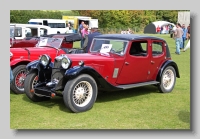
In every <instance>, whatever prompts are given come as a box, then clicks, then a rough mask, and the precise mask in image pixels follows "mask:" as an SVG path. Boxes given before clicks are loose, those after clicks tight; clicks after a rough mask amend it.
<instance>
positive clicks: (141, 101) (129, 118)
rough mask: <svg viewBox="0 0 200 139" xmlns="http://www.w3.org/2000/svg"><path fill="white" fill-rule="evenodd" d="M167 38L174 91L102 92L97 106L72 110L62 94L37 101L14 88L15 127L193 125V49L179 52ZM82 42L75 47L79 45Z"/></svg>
mask: <svg viewBox="0 0 200 139" xmlns="http://www.w3.org/2000/svg"><path fill="white" fill-rule="evenodd" d="M155 36H159V37H161V38H164V39H165V40H166V41H167V42H168V45H169V48H170V51H171V57H172V59H173V60H174V61H175V62H176V63H177V64H178V67H179V72H180V76H181V78H177V80H176V85H175V88H174V90H173V92H171V93H167V94H163V93H159V92H158V89H157V88H156V87H154V86H146V87H139V88H134V89H130V90H126V91H121V92H110V93H100V94H99V95H98V97H97V101H96V102H95V104H94V106H93V108H92V109H91V110H89V111H87V112H84V113H78V114H75V113H72V112H70V111H69V110H68V109H67V108H66V107H65V105H64V102H63V99H62V98H61V97H55V98H53V99H51V100H50V101H45V102H39V103H34V102H31V101H30V100H29V99H28V98H27V97H26V95H25V94H20V95H16V94H14V93H12V92H10V128H11V129H190V49H188V50H187V51H186V52H181V55H175V42H174V40H173V39H172V38H170V37H169V35H164V34H163V35H157V34H156V35H155ZM79 44H80V43H79V42H78V43H75V47H79Z"/></svg>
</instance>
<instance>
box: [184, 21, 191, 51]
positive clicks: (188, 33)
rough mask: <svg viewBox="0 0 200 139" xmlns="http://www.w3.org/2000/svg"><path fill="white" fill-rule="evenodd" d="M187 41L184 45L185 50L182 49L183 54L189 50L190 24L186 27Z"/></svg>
mask: <svg viewBox="0 0 200 139" xmlns="http://www.w3.org/2000/svg"><path fill="white" fill-rule="evenodd" d="M187 40H188V43H187V44H186V46H185V48H184V49H183V52H185V51H186V50H187V49H188V48H190V24H189V26H188V27H187Z"/></svg>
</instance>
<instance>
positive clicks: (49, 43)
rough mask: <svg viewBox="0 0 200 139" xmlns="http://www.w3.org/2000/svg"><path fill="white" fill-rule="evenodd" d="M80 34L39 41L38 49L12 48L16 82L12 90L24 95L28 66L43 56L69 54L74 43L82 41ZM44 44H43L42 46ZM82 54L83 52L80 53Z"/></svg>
mask: <svg viewBox="0 0 200 139" xmlns="http://www.w3.org/2000/svg"><path fill="white" fill-rule="evenodd" d="M80 39H81V37H80V35H79V34H75V33H71V34H64V35H62V34H60V35H58V34H56V35H51V36H46V37H40V39H38V40H39V41H38V42H37V44H36V45H37V46H36V47H28V46H29V45H27V47H24V48H10V55H11V56H10V66H11V68H12V71H13V75H14V80H13V81H12V82H11V85H10V87H11V90H12V91H13V92H14V93H16V94H21V93H24V79H25V77H26V65H27V64H28V63H30V62H31V61H34V60H37V59H38V58H39V57H40V56H41V55H43V54H48V55H49V56H51V57H52V58H54V57H56V56H58V55H60V54H66V53H69V50H70V49H72V48H73V42H74V41H80ZM42 42H43V44H42ZM80 52H81V51H80Z"/></svg>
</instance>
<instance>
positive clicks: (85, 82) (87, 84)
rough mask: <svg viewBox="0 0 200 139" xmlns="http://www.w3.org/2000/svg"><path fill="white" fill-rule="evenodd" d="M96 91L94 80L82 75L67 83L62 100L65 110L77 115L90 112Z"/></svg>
mask: <svg viewBox="0 0 200 139" xmlns="http://www.w3.org/2000/svg"><path fill="white" fill-rule="evenodd" d="M97 94H98V89H97V85H96V82H95V80H94V79H93V78H92V77H91V76H90V75H87V74H82V75H80V76H78V77H77V78H75V79H72V80H70V81H68V82H67V84H66V85H65V89H64V91H63V99H64V103H65V105H66V107H67V108H69V109H70V110H71V111H73V112H75V113H78V112H84V111H87V110H90V109H91V108H92V107H93V105H94V103H95V101H96V98H97Z"/></svg>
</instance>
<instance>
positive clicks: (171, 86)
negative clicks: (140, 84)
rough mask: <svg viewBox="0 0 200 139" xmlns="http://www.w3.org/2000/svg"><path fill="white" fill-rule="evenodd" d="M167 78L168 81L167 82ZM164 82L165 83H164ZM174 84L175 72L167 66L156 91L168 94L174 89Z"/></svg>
mask: <svg viewBox="0 0 200 139" xmlns="http://www.w3.org/2000/svg"><path fill="white" fill-rule="evenodd" d="M169 76H170V77H169ZM167 78H168V80H169V81H167ZM164 80H166V81H165V82H164ZM165 83H167V84H166V85H167V86H165V85H164V84H165ZM168 83H169V84H168ZM175 83H176V71H175V69H174V68H173V67H172V66H168V67H166V68H165V70H164V71H163V73H162V76H161V79H160V84H159V86H158V89H159V91H160V92H162V93H169V92H171V91H172V90H173V89H174V85H175Z"/></svg>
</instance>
